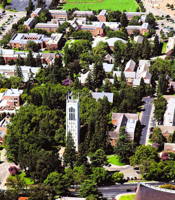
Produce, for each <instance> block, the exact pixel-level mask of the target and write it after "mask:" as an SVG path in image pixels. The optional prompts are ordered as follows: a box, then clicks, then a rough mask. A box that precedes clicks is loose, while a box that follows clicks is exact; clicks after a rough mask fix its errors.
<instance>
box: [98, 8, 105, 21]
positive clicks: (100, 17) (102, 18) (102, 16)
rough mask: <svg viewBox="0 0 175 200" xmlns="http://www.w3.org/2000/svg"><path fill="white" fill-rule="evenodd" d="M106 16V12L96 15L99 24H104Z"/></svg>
mask: <svg viewBox="0 0 175 200" xmlns="http://www.w3.org/2000/svg"><path fill="white" fill-rule="evenodd" d="M106 15H107V11H106V10H102V11H100V13H99V14H98V15H97V19H98V21H99V22H106V20H107V19H106Z"/></svg>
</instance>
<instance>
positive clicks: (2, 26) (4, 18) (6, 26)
mask: <svg viewBox="0 0 175 200" xmlns="http://www.w3.org/2000/svg"><path fill="white" fill-rule="evenodd" d="M2 12H3V10H0V13H2ZM25 15H26V13H25V12H11V11H5V13H2V15H1V18H0V39H2V37H3V36H4V35H5V34H6V33H8V32H9V31H10V29H11V28H12V25H13V24H15V23H17V22H18V20H19V19H21V18H22V17H24V16H25Z"/></svg>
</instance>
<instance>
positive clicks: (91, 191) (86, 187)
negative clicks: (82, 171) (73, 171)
mask: <svg viewBox="0 0 175 200" xmlns="http://www.w3.org/2000/svg"><path fill="white" fill-rule="evenodd" d="M80 195H81V196H82V197H88V196H90V195H94V197H96V199H98V197H99V192H98V189H97V185H96V183H95V182H94V181H93V180H89V179H87V180H85V181H83V182H82V184H81V185H80Z"/></svg>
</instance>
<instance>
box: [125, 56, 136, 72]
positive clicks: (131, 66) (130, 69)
mask: <svg viewBox="0 0 175 200" xmlns="http://www.w3.org/2000/svg"><path fill="white" fill-rule="evenodd" d="M135 67H136V63H135V62H134V61H133V60H132V59H131V60H129V61H128V62H127V63H126V66H125V72H134V70H135Z"/></svg>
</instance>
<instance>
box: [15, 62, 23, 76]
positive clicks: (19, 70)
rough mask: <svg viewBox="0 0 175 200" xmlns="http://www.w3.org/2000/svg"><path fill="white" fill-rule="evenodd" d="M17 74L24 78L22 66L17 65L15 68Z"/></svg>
mask: <svg viewBox="0 0 175 200" xmlns="http://www.w3.org/2000/svg"><path fill="white" fill-rule="evenodd" d="M15 75H16V76H17V77H19V78H21V79H23V78H24V76H23V73H22V69H21V67H20V66H18V65H16V69H15Z"/></svg>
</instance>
